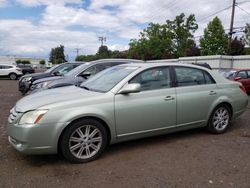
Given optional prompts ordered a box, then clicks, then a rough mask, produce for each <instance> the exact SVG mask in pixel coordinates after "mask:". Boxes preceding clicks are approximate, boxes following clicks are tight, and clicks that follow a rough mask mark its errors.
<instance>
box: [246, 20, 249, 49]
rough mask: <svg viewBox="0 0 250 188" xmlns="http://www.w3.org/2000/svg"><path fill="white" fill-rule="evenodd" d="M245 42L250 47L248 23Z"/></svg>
mask: <svg viewBox="0 0 250 188" xmlns="http://www.w3.org/2000/svg"><path fill="white" fill-rule="evenodd" d="M245 42H246V44H247V45H248V46H250V24H249V23H247V24H246V27H245Z"/></svg>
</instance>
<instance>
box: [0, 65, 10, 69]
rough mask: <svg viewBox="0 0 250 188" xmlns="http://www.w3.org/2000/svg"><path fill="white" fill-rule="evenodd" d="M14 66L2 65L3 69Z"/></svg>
mask: <svg viewBox="0 0 250 188" xmlns="http://www.w3.org/2000/svg"><path fill="white" fill-rule="evenodd" d="M11 68H12V66H7V65H2V69H11Z"/></svg>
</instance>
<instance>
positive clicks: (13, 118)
mask: <svg viewBox="0 0 250 188" xmlns="http://www.w3.org/2000/svg"><path fill="white" fill-rule="evenodd" d="M20 115H21V113H20V112H18V111H17V110H16V108H15V107H14V108H12V109H11V110H10V115H9V118H8V122H9V123H16V122H17V119H18V118H19V116H20Z"/></svg>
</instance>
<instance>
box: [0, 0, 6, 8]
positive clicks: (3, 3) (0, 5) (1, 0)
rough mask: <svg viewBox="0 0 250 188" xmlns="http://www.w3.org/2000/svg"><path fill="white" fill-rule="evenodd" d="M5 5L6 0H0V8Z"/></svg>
mask: <svg viewBox="0 0 250 188" xmlns="http://www.w3.org/2000/svg"><path fill="white" fill-rule="evenodd" d="M7 5H8V1H7V0H0V8H2V7H6V6H7Z"/></svg>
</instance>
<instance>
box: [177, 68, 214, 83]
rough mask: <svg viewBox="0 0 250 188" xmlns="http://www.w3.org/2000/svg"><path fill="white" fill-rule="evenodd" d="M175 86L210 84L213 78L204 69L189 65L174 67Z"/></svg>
mask: <svg viewBox="0 0 250 188" xmlns="http://www.w3.org/2000/svg"><path fill="white" fill-rule="evenodd" d="M175 73H176V82H177V86H179V87H180V86H193V85H202V84H212V83H214V80H213V79H212V77H211V76H210V75H209V74H208V73H207V72H205V71H203V70H200V69H196V68H190V67H175Z"/></svg>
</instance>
